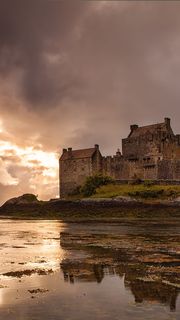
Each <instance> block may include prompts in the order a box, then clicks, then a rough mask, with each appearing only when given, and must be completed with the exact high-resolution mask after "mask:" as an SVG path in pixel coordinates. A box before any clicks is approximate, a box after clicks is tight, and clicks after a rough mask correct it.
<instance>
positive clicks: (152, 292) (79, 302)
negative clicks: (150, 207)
mask: <svg viewBox="0 0 180 320" xmlns="http://www.w3.org/2000/svg"><path fill="white" fill-rule="evenodd" d="M0 223H1V226H0V319H3V320H6V319H8V320H11V319H12V320H26V319H28V320H39V319H45V320H46V319H48V320H50V319H54V320H55V319H63V320H64V319H66V320H67V319H69V320H70V319H72V320H75V319H77V320H81V319H83V320H84V319H92V320H95V319H111V320H112V319H122V320H127V319H133V320H135V319H137V320H141V319H146V320H148V319H159V320H161V319H162V320H166V319H169V320H170V319H171V320H173V319H180V295H178V294H179V288H180V285H179V256H178V254H179V253H180V252H179V247H178V245H179V228H178V225H176V224H173V225H171V224H163V225H161V226H159V225H157V224H152V225H149V224H148V225H146V226H145V225H142V224H140V225H136V226H133V225H125V224H124V225H118V224H112V225H109V224H65V223H62V222H59V221H47V220H46V221H26V220H24V221H12V220H0Z"/></svg>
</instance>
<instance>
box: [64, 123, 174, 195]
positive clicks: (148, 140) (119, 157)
mask: <svg viewBox="0 0 180 320" xmlns="http://www.w3.org/2000/svg"><path fill="white" fill-rule="evenodd" d="M59 169H60V170H59V181H60V197H61V198H66V196H67V195H68V194H71V193H72V192H73V190H75V189H76V188H77V187H78V186H81V185H82V184H83V183H84V181H85V180H86V178H87V177H88V176H92V175H94V174H97V173H101V174H103V175H108V176H111V177H112V178H114V179H115V180H123V181H124V180H127V181H128V180H132V179H135V178H140V179H142V180H146V179H150V180H176V181H177V180H180V134H177V135H175V134H174V133H173V130H172V128H171V124H170V119H169V118H165V119H164V122H162V123H157V124H152V125H148V126H143V127H139V126H138V125H136V124H134V125H131V126H130V133H129V135H128V137H127V138H125V139H122V154H121V152H120V151H119V149H118V151H117V152H116V154H115V155H114V156H107V157H104V156H102V154H101V152H100V149H99V145H97V144H95V146H94V148H89V149H81V150H72V148H68V149H63V153H62V155H61V157H60V159H59Z"/></svg>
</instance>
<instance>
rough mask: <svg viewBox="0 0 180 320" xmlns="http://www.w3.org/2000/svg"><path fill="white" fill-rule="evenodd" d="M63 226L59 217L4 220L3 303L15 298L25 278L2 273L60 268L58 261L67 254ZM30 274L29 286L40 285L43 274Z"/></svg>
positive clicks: (0, 256) (0, 250)
mask: <svg viewBox="0 0 180 320" xmlns="http://www.w3.org/2000/svg"><path fill="white" fill-rule="evenodd" d="M64 228H65V225H64V224H62V223H60V222H58V221H48V222H46V221H39V222H37V221H24V222H22V221H21V222H19V221H13V220H12V221H11V220H1V232H0V243H1V244H0V274H1V276H0V305H2V304H4V303H5V304H6V303H7V302H9V301H11V302H15V299H14V295H15V291H16V293H17V292H18V291H17V290H18V289H17V287H19V289H20V290H21V288H22V287H23V286H22V283H23V285H24V280H23V281H22V282H20V281H21V280H20V279H18V278H12V277H6V276H2V274H3V273H7V272H12V271H13V272H14V271H22V270H34V269H40V270H53V271H55V270H57V269H59V264H60V262H61V260H62V259H63V257H64V250H63V249H62V248H61V247H60V240H59V239H60V232H61V231H62V230H63V229H64ZM26 278H28V277H26ZM29 278H30V283H29V285H30V287H33V286H34V285H35V286H38V285H41V279H42V276H41V277H40V276H36V275H35V274H34V275H32V276H31V277H29ZM26 280H27V279H26ZM26 282H27V281H26ZM28 282H29V280H28ZM3 286H4V287H5V288H3ZM6 287H7V288H6ZM17 302H18V301H17Z"/></svg>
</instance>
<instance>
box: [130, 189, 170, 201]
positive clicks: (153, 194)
mask: <svg viewBox="0 0 180 320" xmlns="http://www.w3.org/2000/svg"><path fill="white" fill-rule="evenodd" d="M128 195H129V196H130V197H138V198H143V199H152V198H159V197H160V196H163V195H164V190H163V189H161V190H145V191H132V192H128Z"/></svg>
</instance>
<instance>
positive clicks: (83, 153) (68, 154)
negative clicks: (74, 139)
mask: <svg viewBox="0 0 180 320" xmlns="http://www.w3.org/2000/svg"><path fill="white" fill-rule="evenodd" d="M96 150H97V149H96V148H88V149H79V150H69V151H68V150H67V151H65V152H63V154H62V156H61V158H60V160H67V159H69V158H71V159H83V158H91V157H92V156H93V155H94V153H95V151H96Z"/></svg>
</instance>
